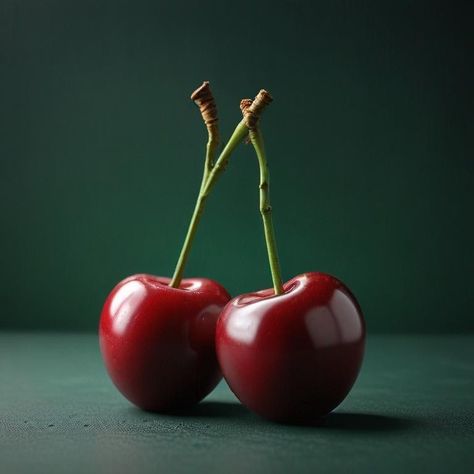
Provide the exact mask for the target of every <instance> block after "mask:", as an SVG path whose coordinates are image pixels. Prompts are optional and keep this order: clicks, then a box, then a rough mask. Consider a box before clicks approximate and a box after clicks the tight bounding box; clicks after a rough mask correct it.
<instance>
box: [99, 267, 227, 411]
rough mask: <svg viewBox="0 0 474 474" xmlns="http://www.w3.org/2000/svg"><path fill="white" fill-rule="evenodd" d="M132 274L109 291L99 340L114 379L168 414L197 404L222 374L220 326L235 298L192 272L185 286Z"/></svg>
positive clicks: (139, 401)
mask: <svg viewBox="0 0 474 474" xmlns="http://www.w3.org/2000/svg"><path fill="white" fill-rule="evenodd" d="M169 282H170V280H169V279H168V278H164V277H158V276H153V275H146V274H140V275H133V276H131V277H128V278H126V279H125V280H123V281H121V282H120V283H119V284H118V285H117V286H116V287H115V288H114V289H113V290H112V292H111V293H110V294H109V296H108V297H107V300H106V301H105V304H104V308H103V310H102V314H101V317H100V325H99V341H100V348H101V352H102V356H103V359H104V362H105V366H106V368H107V371H108V373H109V375H110V378H111V379H112V381H113V382H114V384H115V385H116V386H117V388H118V389H119V390H120V392H122V394H123V395H124V396H125V397H126V398H127V399H128V400H130V401H131V402H132V403H134V404H135V405H137V406H138V407H140V408H143V409H145V410H151V411H157V412H166V411H170V410H179V409H183V408H186V407H188V406H191V405H193V404H195V403H198V402H199V401H200V400H202V399H203V398H204V397H205V396H206V395H207V394H208V393H209V392H210V391H211V390H212V389H213V388H214V387H215V386H216V385H217V383H218V382H219V380H220V379H221V377H222V375H221V373H220V369H219V365H218V362H217V358H216V354H215V342H214V341H215V327H216V322H217V319H218V317H219V313H220V312H221V310H222V308H223V307H224V306H225V304H226V303H227V302H228V301H229V299H230V296H229V294H228V293H227V291H226V290H225V289H224V288H223V287H222V286H220V285H219V284H218V283H216V282H215V281H212V280H208V279H205V278H189V279H184V280H183V281H182V282H181V285H180V287H179V288H171V287H170V286H168V283H169Z"/></svg>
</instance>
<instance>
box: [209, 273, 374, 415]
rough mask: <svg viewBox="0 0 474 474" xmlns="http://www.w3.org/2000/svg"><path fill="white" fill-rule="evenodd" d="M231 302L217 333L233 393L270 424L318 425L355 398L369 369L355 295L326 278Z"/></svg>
mask: <svg viewBox="0 0 474 474" xmlns="http://www.w3.org/2000/svg"><path fill="white" fill-rule="evenodd" d="M283 288H284V293H283V294H281V295H278V296H275V294H274V291H273V289H270V290H263V291H258V292H256V293H248V294H245V295H241V296H238V297H236V298H234V299H233V300H232V301H230V302H229V303H228V304H227V305H226V307H225V308H224V310H223V311H222V313H221V316H220V318H219V321H218V323H217V330H216V350H217V357H218V359H219V363H220V366H221V369H222V372H223V375H224V378H225V379H226V381H227V383H228V384H229V386H230V388H231V390H232V391H233V392H234V394H235V395H236V396H237V398H238V399H239V400H240V401H241V402H242V403H243V404H244V405H246V406H247V407H248V408H249V409H251V410H252V411H254V412H255V413H257V414H258V415H260V416H262V417H264V418H267V419H269V420H273V421H277V422H284V423H311V422H313V421H316V420H317V419H318V418H320V417H322V416H324V415H326V414H328V413H329V412H330V411H332V410H333V409H334V408H335V407H336V406H337V405H339V404H340V403H341V402H342V400H343V399H344V398H345V397H346V395H347V394H348V393H349V391H350V389H351V387H352V385H353V384H354V382H355V380H356V378H357V375H358V373H359V369H360V366H361V363H362V358H363V354H364V346H365V323H364V319H363V316H362V311H361V309H360V306H359V304H358V303H357V301H356V299H355V297H354V296H353V294H352V293H351V292H350V290H349V289H348V288H347V287H346V286H345V285H344V284H343V283H342V282H340V281H339V280H337V279H336V278H334V277H333V276H331V275H327V274H324V273H304V274H302V275H299V276H297V277H295V278H293V279H292V280H290V281H288V282H287V283H285V284H284V285H283Z"/></svg>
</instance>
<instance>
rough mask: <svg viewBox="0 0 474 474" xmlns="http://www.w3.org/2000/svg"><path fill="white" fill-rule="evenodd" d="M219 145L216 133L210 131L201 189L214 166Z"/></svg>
mask: <svg viewBox="0 0 474 474" xmlns="http://www.w3.org/2000/svg"><path fill="white" fill-rule="evenodd" d="M218 145H219V141H218V138H217V136H216V133H211V132H209V140H208V142H207V145H206V160H205V162H204V172H203V174H202V182H201V190H202V188H203V187H204V185H205V184H206V182H207V179H208V178H209V174H210V173H211V171H212V168H213V167H214V158H215V156H216V151H217V146H218Z"/></svg>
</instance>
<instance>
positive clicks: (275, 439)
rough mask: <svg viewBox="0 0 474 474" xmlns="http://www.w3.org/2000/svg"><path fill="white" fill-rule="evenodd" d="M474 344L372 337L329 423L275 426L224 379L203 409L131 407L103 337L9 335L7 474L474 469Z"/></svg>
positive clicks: (1, 439)
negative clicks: (112, 377) (112, 373)
mask: <svg viewBox="0 0 474 474" xmlns="http://www.w3.org/2000/svg"><path fill="white" fill-rule="evenodd" d="M473 366H474V337H473V336H371V337H369V341H368V347H367V353H366V359H365V362H364V366H363V369H362V372H361V374H360V377H359V379H358V381H357V383H356V385H355V387H354V388H353V390H352V392H351V393H350V395H349V396H348V398H347V399H346V400H345V401H344V402H343V404H342V405H341V406H340V407H339V408H338V409H337V410H336V411H335V412H334V413H333V414H331V415H329V416H328V417H327V418H326V419H325V420H324V421H323V422H322V423H321V424H320V425H319V426H314V427H301V426H285V425H278V424H273V423H269V422H267V421H265V420H262V419H260V418H259V417H257V416H256V415H254V414H252V413H250V412H248V411H247V410H246V409H245V408H244V407H243V406H242V405H240V404H239V403H238V401H237V400H236V398H235V397H234V396H233V394H232V393H231V392H230V390H229V389H228V388H227V386H226V385H225V384H224V383H221V384H220V385H219V386H218V388H217V389H216V390H215V391H214V392H213V393H212V394H211V395H210V396H209V397H208V398H207V399H206V400H205V401H203V402H202V403H201V404H200V405H199V406H198V407H197V408H196V409H195V410H193V411H192V413H189V414H187V415H185V416H184V415H183V416H171V415H170V416H165V415H157V414H152V413H147V412H143V411H140V410H138V409H136V408H134V407H133V406H131V405H130V404H129V403H128V402H127V401H126V400H125V399H124V398H123V397H122V396H121V395H120V394H119V393H118V392H117V391H116V389H115V388H114V387H113V385H112V383H111V382H110V381H109V379H108V377H107V375H106V373H105V370H104V368H103V366H102V362H101V358H100V354H99V351H98V346H97V337H96V336H93V335H77V334H76V335H74V334H8V333H4V334H0V472H1V473H2V474H9V473H23V472H25V473H37V472H48V473H55V472H64V473H66V472H67V473H75V472H84V473H86V472H87V473H91V472H104V473H108V472H111V473H112V472H114V473H122V472H123V473H125V472H127V473H142V472H147V473H148V472H150V473H174V472H196V473H199V472H209V473H214V472H215V473H219V474H222V473H233V472H236V473H239V472H242V473H247V472H257V473H280V472H281V473H293V472H308V473H309V472H312V473H316V472H318V473H320V472H333V473H334V472H351V473H359V472H375V473H377V472H380V473H386V472H396V473H406V472H419V471H420V470H421V469H423V470H425V472H430V473H433V472H450V473H455V472H473V469H474V427H473V418H474V417H473V397H474V377H473V375H474V367H473Z"/></svg>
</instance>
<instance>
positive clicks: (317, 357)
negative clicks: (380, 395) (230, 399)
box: [216, 90, 365, 423]
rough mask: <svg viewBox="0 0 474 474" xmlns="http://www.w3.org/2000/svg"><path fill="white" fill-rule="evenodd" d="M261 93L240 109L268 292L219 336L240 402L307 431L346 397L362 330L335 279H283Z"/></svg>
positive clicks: (236, 308)
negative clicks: (251, 158) (255, 174)
mask: <svg viewBox="0 0 474 474" xmlns="http://www.w3.org/2000/svg"><path fill="white" fill-rule="evenodd" d="M271 100H272V98H271V96H270V94H268V92H266V91H264V90H262V91H260V93H259V95H258V96H257V97H256V98H255V99H254V100H253V101H252V100H250V99H244V100H243V101H242V102H241V109H242V112H243V114H244V120H245V122H246V125H247V127H248V129H249V137H250V141H251V143H252V145H253V146H254V148H255V152H256V155H257V159H258V163H259V167H260V184H259V190H260V212H261V215H262V220H263V228H264V235H265V242H266V245H267V251H268V259H269V266H270V272H271V275H272V280H273V289H270V290H263V291H258V292H255V293H248V294H245V295H241V296H238V297H237V298H235V299H233V300H232V301H231V302H230V303H228V304H227V305H226V307H225V308H224V310H223V312H222V314H221V316H220V318H219V321H218V323H217V331H216V351H217V356H218V359H219V363H220V366H221V369H222V372H223V375H224V377H225V379H226V381H227V383H228V384H229V386H230V388H231V389H232V391H233V392H234V393H235V395H236V396H237V398H238V399H239V400H240V401H241V402H242V403H243V404H244V405H246V406H247V407H248V408H250V409H251V410H253V411H255V412H256V413H257V414H259V415H261V416H263V417H265V418H268V419H270V420H273V421H280V422H292V423H293V422H296V423H308V422H312V421H314V420H315V419H317V418H318V417H321V416H323V415H326V414H327V413H329V412H330V411H331V410H333V409H334V408H335V407H336V406H337V405H339V403H341V401H342V400H343V399H344V398H345V397H346V395H347V394H348V393H349V390H350V389H351V387H352V385H353V383H354V381H355V380H356V377H357V374H358V372H359V369H360V366H361V363H362V358H363V353H364V345H365V323H364V319H363V316H362V311H361V309H360V306H359V304H358V303H357V301H356V299H355V297H354V296H353V294H352V293H351V291H350V290H349V289H348V288H347V287H346V286H345V285H344V284H343V283H342V282H340V281H339V280H338V279H336V278H335V277H333V276H331V275H327V274H324V273H304V274H302V275H299V276H297V277H295V278H293V279H292V280H290V281H288V282H287V283H285V284H283V283H282V279H281V271H280V264H279V259H278V253H277V247H276V241H275V233H274V230H273V223H272V207H271V205H270V197H269V172H268V166H267V160H266V156H265V151H264V146H263V138H262V135H261V132H260V129H259V126H258V122H259V116H260V114H261V111H262V110H263V107H264V106H265V105H268V104H269V103H270V102H271Z"/></svg>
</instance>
